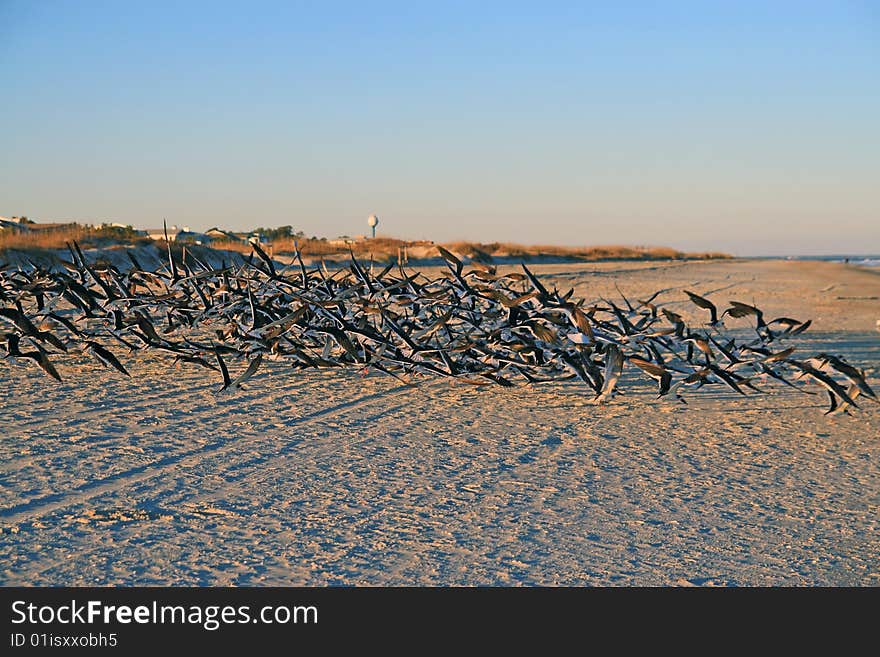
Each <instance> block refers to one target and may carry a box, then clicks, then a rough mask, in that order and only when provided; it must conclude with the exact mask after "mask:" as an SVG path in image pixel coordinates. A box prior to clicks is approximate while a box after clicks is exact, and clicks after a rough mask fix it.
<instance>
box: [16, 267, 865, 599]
mask: <svg viewBox="0 0 880 657" xmlns="http://www.w3.org/2000/svg"><path fill="white" fill-rule="evenodd" d="M535 270H536V271H537V272H538V273H540V274H541V275H542V277H543V278H544V279H545V281H549V283H550V284H555V285H557V286H558V287H559V288H560V290H566V289H568V288H569V287H573V288H574V290H575V295H576V296H579V297H586V298H587V299H595V298H597V297H599V296H611V297H616V296H617V294H618V293H617V290H616V289H615V285H616V286H618V287H619V288H620V290H621V291H622V292H623V293H624V294H626V295H627V296H629V297H632V298H644V297H645V296H646V295H648V294H650V293H652V292H654V291H656V290H657V289H661V288H669V291H668V292H666V293H664V294H663V295H661V296H660V297H659V298H658V301H659V302H662V303H663V304H664V305H665V307H668V308H670V309H672V310H675V311H676V312H679V313H682V314H685V315H686V316H687V317H688V318H689V319H691V320H693V321H695V322H702V321H705V318H704V315H705V311H701V310H700V309H698V308H696V307H695V306H693V305H692V304H691V303H690V302H689V301H687V298H686V296H685V295H684V294H683V293H682V290H683V289H689V290H693V291H695V292H698V293H700V294H708V295H709V296H710V298H712V299H714V300H715V301H716V302H717V303H718V304H719V305H720V306H723V305H724V304H725V303H726V302H727V301H728V300H730V299H733V300H738V301H743V302H747V303H753V302H754V303H756V304H757V305H758V306H760V307H761V308H762V309H764V310H765V312H766V314H767V315H768V316H769V317H776V316H778V315H785V316H789V317H795V318H798V319H801V320H806V319H812V320H813V325H812V328H811V329H810V330H809V331H808V332H807V333H806V334H804V335H802V336H799V337H798V338H796V339H795V340H794V341H793V342H792V343H793V344H796V345H798V346H799V350H798V353H799V354H802V355H804V356H809V355H812V354H813V353H816V352H818V351H829V352H832V353H838V354H841V355H843V356H845V357H846V358H847V359H848V360H849V361H850V362H851V363H853V364H856V365H858V366H860V367H864V368H866V369H867V370H868V377H869V381H870V382H871V384H872V385H873V386H874V387H875V389H880V381H878V378H880V371H878V369H880V332H878V330H877V325H876V322H877V320H878V319H880V301H878V300H877V297H878V295H880V276H878V273H876V272H872V271H866V270H860V269H857V268H854V267H847V266H844V265H840V264H831V263H822V262H796V261H763V260H735V261H712V262H692V263H681V262H669V263H665V262H664V263H601V264H597V263H583V264H560V265H541V266H536V267H535ZM737 322H739V323H741V324H742V325H744V326H745V325H746V324H747V322H746V320H737ZM120 356H121V357H122V358H123V361H124V362H125V363H126V365H127V366H128V368H129V370H130V371H131V373H132V374H133V378H132V379H130V380H129V379H126V378H124V377H122V376H121V375H119V374H117V373H115V372H114V371H112V370H105V369H102V368H100V366H98V365H97V364H95V363H94V362H93V361H90V360H85V359H81V358H79V357H72V358H68V359H61V358H59V359H58V368H59V370H60V372H61V375H62V376H63V377H64V382H63V383H60V384H59V383H57V382H55V381H53V380H51V379H49V378H47V377H45V376H43V375H42V373H41V372H40V371H39V370H38V369H36V368H35V367H34V368H31V367H23V366H12V365H10V364H9V363H7V362H5V361H3V360H0V381H2V385H0V435H2V440H0V450H2V457H0V482H2V486H0V532H2V533H0V583H2V584H4V585H151V584H153V585H160V584H174V585H227V584H231V585H503V586H507V585H535V584H541V585H873V586H877V585H880V538H878V537H880V531H878V530H880V527H878V523H880V519H878V518H880V515H878V510H880V405H877V404H873V403H871V402H869V401H865V402H864V403H862V404H861V408H860V409H859V410H856V411H854V413H853V414H852V415H842V416H837V417H826V416H824V415H823V412H824V410H825V409H826V406H827V404H826V398H825V396H824V395H821V396H820V395H815V396H809V395H804V394H798V393H796V392H794V391H792V390H791V389H788V388H784V387H782V386H778V387H777V386H770V385H766V384H765V385H764V386H763V387H764V389H766V390H767V391H768V394H764V395H750V396H748V397H741V396H739V395H736V394H734V393H728V392H725V391H723V390H721V389H720V387H719V386H711V387H707V388H704V389H702V390H699V391H695V392H693V393H689V394H688V395H687V401H688V403H687V404H686V405H685V404H681V403H676V402H674V401H668V400H656V399H655V396H656V394H655V392H654V391H655V387H654V385H652V383H651V382H650V381H647V380H645V379H642V378H638V379H637V373H634V372H632V371H631V370H632V368H627V370H626V376H627V377H628V378H627V380H626V385H625V386H624V390H625V393H626V394H625V395H623V396H620V397H617V398H615V399H614V400H613V402H612V403H610V404H608V405H604V406H596V405H594V404H593V403H592V394H591V393H590V391H589V390H588V389H587V388H586V387H585V386H583V385H582V384H578V383H576V382H573V381H572V382H562V383H554V384H541V385H536V386H531V387H527V386H519V387H516V388H513V389H503V388H498V387H479V388H476V387H473V386H469V385H467V384H462V383H456V384H451V383H450V382H448V381H445V380H439V379H434V378H430V377H422V378H421V379H420V380H419V382H418V385H417V386H416V387H406V386H402V385H400V383H399V382H397V381H395V380H394V379H391V378H389V377H385V376H382V375H381V374H378V373H375V372H374V373H371V374H369V375H368V376H362V375H361V374H359V373H358V372H355V371H345V370H322V371H293V370H290V369H289V368H287V367H285V365H284V364H283V363H266V364H264V366H263V368H261V370H260V371H259V372H258V374H257V375H256V376H255V377H254V378H253V379H252V380H251V381H250V382H248V384H247V385H246V389H242V390H238V391H235V392H228V393H224V394H221V395H215V394H214V391H215V390H216V389H217V388H218V387H219V381H218V377H216V376H214V375H213V374H212V375H211V376H208V377H206V373H205V370H202V369H200V368H197V367H195V366H191V365H184V366H180V367H176V368H173V367H171V366H170V362H171V361H170V359H166V358H164V357H161V356H156V355H152V354H144V355H136V356H130V355H124V354H120ZM78 358H79V359H78ZM232 366H233V367H235V368H236V369H241V367H242V365H241V363H233V365H232Z"/></svg>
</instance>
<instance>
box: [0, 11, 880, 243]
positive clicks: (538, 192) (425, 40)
mask: <svg viewBox="0 0 880 657" xmlns="http://www.w3.org/2000/svg"><path fill="white" fill-rule="evenodd" d="M619 4H620V5H625V6H618V5H619ZM0 89H2V92H3V100H2V104H0V215H4V216H9V215H17V214H26V215H28V216H30V217H31V218H34V219H37V220H41V219H45V220H49V219H62V218H65V219H66V218H69V219H76V220H79V221H102V220H116V221H123V222H126V223H133V224H134V225H136V226H140V227H148V226H155V225H160V224H161V222H162V218H163V217H167V218H168V221H169V223H178V224H188V225H190V226H192V227H193V228H196V229H205V228H208V227H210V226H212V225H215V224H217V225H221V226H226V227H229V228H232V229H244V228H247V227H252V226H255V225H283V224H291V225H293V226H295V227H297V228H301V229H303V230H305V231H306V232H307V233H309V234H317V235H325V236H330V237H333V236H336V235H339V234H343V233H345V234H355V233H364V232H366V231H367V226H366V218H367V216H368V215H369V214H370V213H371V212H375V213H377V214H378V215H379V216H380V218H381V222H382V223H381V224H380V226H379V232H380V234H381V233H385V234H390V235H395V236H399V237H404V238H431V239H437V240H448V239H459V238H461V239H473V240H483V241H491V240H504V241H517V242H526V243H559V244H577V245H583V244H656V245H670V246H675V247H679V248H688V249H722V250H728V251H733V252H735V253H739V254H786V253H830V252H838V253H840V252H856V253H866V252H874V253H876V252H878V251H880V5H878V4H877V3H869V2H826V3H810V2H791V3H787V2H736V3H726V2H710V1H707V2H678V3H675V2H669V3H611V2H606V3H595V4H593V3H587V2H572V3H553V2H541V3H537V2H536V3H528V4H525V3H523V4H520V3H516V2H503V3H497V4H496V3H488V2H487V3H475V2H462V3H457V2H442V3H441V2H425V3H417V2H401V3H370V2H358V3H333V2H314V3H298V2H290V3H260V2H248V3H244V2H242V3H231V4H227V3H222V2H210V3H186V4H185V6H178V3H163V2H151V3H133V2H109V1H108V2H85V1H83V2H45V1H44V2H33V1H29V0H25V1H22V2H19V1H10V0H0Z"/></svg>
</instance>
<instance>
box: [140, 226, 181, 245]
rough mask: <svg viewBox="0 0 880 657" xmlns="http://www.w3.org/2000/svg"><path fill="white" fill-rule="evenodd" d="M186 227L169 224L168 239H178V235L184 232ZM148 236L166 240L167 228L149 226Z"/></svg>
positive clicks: (153, 238) (171, 240)
mask: <svg viewBox="0 0 880 657" xmlns="http://www.w3.org/2000/svg"><path fill="white" fill-rule="evenodd" d="M185 228H186V226H184V228H178V227H177V226H168V241H169V242H173V241H175V240H176V239H177V236H178V235H179V234H180V233H182V232H184V229H185ZM147 237H149V238H150V239H151V240H164V239H165V229H164V228H147Z"/></svg>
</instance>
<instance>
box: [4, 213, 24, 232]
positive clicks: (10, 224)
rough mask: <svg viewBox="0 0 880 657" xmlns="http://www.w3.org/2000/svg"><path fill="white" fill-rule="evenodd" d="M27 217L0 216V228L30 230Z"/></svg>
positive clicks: (20, 230)
mask: <svg viewBox="0 0 880 657" xmlns="http://www.w3.org/2000/svg"><path fill="white" fill-rule="evenodd" d="M29 224H30V222H29V221H28V218H27V217H0V230H14V231H18V232H23V231H27V230H30V226H29Z"/></svg>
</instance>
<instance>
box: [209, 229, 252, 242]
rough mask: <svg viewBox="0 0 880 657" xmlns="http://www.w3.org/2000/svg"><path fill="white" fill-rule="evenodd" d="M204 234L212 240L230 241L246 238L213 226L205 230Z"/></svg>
mask: <svg viewBox="0 0 880 657" xmlns="http://www.w3.org/2000/svg"><path fill="white" fill-rule="evenodd" d="M205 235H207V236H208V237H210V238H211V239H214V240H229V241H232V242H246V241H247V240H246V239H244V238H243V237H241V236H240V235H236V234H235V233H233V232H231V231H228V230H223V229H222V228H217V227H216V226H214V227H213V228H209V229H208V230H206V231H205Z"/></svg>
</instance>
